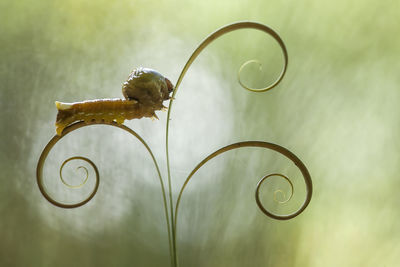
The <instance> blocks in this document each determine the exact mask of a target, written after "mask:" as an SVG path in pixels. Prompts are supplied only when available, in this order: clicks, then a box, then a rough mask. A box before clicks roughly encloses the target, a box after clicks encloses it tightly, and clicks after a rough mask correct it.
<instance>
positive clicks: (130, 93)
mask: <svg viewBox="0 0 400 267" xmlns="http://www.w3.org/2000/svg"><path fill="white" fill-rule="evenodd" d="M173 90H174V86H173V85H172V83H171V82H170V80H168V79H167V78H165V77H164V76H162V75H161V74H160V73H159V72H157V71H155V70H152V69H148V68H141V67H140V68H137V69H134V70H133V71H132V72H131V74H130V75H129V77H128V80H127V81H126V82H124V84H123V86H122V94H123V95H124V97H125V98H126V99H127V100H136V101H138V102H139V103H140V104H143V105H146V106H152V107H154V108H155V109H161V108H162V107H163V104H162V102H163V101H164V100H168V99H169V98H170V96H169V95H170V93H171V92H172V91H173Z"/></svg>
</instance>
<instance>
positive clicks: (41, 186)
mask: <svg viewBox="0 0 400 267" xmlns="http://www.w3.org/2000/svg"><path fill="white" fill-rule="evenodd" d="M95 124H101V125H109V126H114V127H117V128H120V129H122V130H124V131H126V132H128V133H129V134H131V135H133V136H134V137H136V138H137V139H138V140H139V141H140V142H141V143H142V144H143V145H144V147H145V148H146V150H147V152H149V154H150V156H151V159H152V160H153V163H154V166H155V168H156V170H157V174H158V178H159V181H160V186H161V193H162V196H163V204H164V212H165V218H166V223H167V225H166V226H167V231H168V239H169V240H170V243H171V242H172V238H171V230H170V229H171V224H170V222H169V213H168V208H167V199H166V194H165V188H164V183H163V180H162V177H161V172H160V168H159V166H158V163H157V161H156V159H155V157H154V154H153V152H152V151H151V149H150V147H149V146H148V145H147V143H146V142H145V141H144V139H143V138H142V137H141V136H140V135H139V134H137V133H136V132H135V131H133V130H132V129H130V128H129V127H126V126H125V125H122V124H118V123H116V122H113V121H112V122H105V121H102V122H95V121H92V122H83V121H80V122H76V123H74V124H71V125H69V126H68V127H66V128H65V129H64V130H63V132H62V133H61V135H55V136H54V137H53V138H52V139H51V140H50V141H49V142H48V143H47V145H46V146H45V148H44V149H43V151H42V154H41V155H40V158H39V161H38V164H37V168H36V179H37V183H38V186H39V189H40V192H41V193H42V195H43V196H44V197H45V198H46V199H47V200H48V201H49V202H50V203H52V204H53V205H55V206H57V207H61V208H76V207H80V206H82V205H84V204H86V203H87V202H89V201H90V200H91V199H92V198H93V197H94V195H95V194H96V192H97V189H98V187H99V182H100V178H99V177H100V176H99V171H98V169H97V167H96V165H95V164H94V163H93V162H92V161H91V160H90V159H88V158H85V157H81V156H76V157H71V158H69V159H67V160H65V161H64V162H63V164H62V165H61V167H60V178H61V180H62V182H63V183H64V184H65V185H66V186H68V187H72V188H77V187H81V186H83V185H84V184H85V183H86V181H87V179H88V170H87V168H86V167H84V166H79V167H78V169H80V168H83V169H84V170H85V172H86V178H85V179H84V180H83V182H82V183H81V184H80V185H77V186H74V185H70V184H68V183H67V182H66V181H65V180H64V179H63V176H62V169H63V167H64V165H65V164H66V163H67V162H69V161H71V160H84V161H86V162H88V163H89V164H90V165H91V166H92V167H93V169H94V171H95V173H96V184H95V187H94V189H93V191H92V192H91V194H90V195H89V197H87V198H86V199H84V200H83V201H81V202H79V203H74V204H65V203H61V202H59V201H56V200H55V199H53V198H52V197H51V196H50V195H49V194H48V193H47V192H46V189H45V187H44V183H43V165H44V163H45V161H46V158H47V156H48V154H49V152H50V151H51V149H52V148H53V147H54V145H55V144H56V143H57V142H58V141H60V139H62V138H63V137H64V136H66V135H67V134H69V133H71V132H73V131H75V130H77V129H79V128H82V127H85V126H89V125H95ZM171 248H172V244H170V249H171ZM170 253H171V258H172V257H173V256H172V254H173V253H172V250H171V251H170Z"/></svg>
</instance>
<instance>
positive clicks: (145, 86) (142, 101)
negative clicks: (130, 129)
mask: <svg viewBox="0 0 400 267" xmlns="http://www.w3.org/2000/svg"><path fill="white" fill-rule="evenodd" d="M173 90H174V86H173V85H172V83H171V82H170V80H168V79H167V78H165V77H164V76H163V75H161V74H160V73H159V72H157V71H155V70H153V69H149V68H142V67H140V68H137V69H134V70H133V71H132V72H131V74H130V75H129V77H128V80H127V81H126V82H124V84H123V86H122V94H123V96H124V97H125V99H119V98H113V99H95V100H86V101H82V102H74V103H63V102H59V101H56V102H55V104H56V107H57V110H58V113H57V118H56V123H55V126H56V132H57V135H61V134H62V131H63V130H64V128H65V127H67V126H68V125H70V124H72V123H74V122H76V121H85V122H92V121H96V122H102V121H104V122H112V121H115V122H117V123H118V124H122V123H123V122H124V121H125V120H131V119H140V118H143V117H149V118H156V119H158V117H157V115H156V114H155V111H156V110H164V109H166V107H165V106H164V105H163V102H164V101H165V100H168V99H170V93H171V92H172V91H173Z"/></svg>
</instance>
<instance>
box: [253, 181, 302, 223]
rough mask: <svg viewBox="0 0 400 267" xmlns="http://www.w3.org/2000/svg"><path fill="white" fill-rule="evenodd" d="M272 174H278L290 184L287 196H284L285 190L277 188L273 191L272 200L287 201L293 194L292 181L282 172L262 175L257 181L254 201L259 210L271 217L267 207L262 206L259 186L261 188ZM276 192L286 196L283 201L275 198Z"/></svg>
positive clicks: (280, 202)
mask: <svg viewBox="0 0 400 267" xmlns="http://www.w3.org/2000/svg"><path fill="white" fill-rule="evenodd" d="M273 176H279V177H281V178H283V179H284V180H285V181H286V182H288V183H289V186H290V195H289V197H288V198H286V194H285V192H283V191H282V190H280V189H278V190H276V191H275V192H274V201H275V202H278V203H279V204H284V203H286V202H288V201H289V200H291V199H292V196H293V194H294V187H293V183H292V181H290V179H289V178H288V177H287V176H285V175H283V174H280V173H272V174H269V175H266V176H264V177H263V178H262V179H261V180H260V181H259V182H258V183H257V187H256V194H255V196H256V202H257V205H258V207H259V208H260V210H261V211H262V212H263V213H264V214H265V215H267V216H269V217H272V216H271V213H270V212H269V211H268V210H267V209H265V208H264V206H263V204H262V203H261V200H260V188H261V185H262V183H264V182H265V181H266V180H267V179H268V178H270V177H273ZM278 194H281V195H283V197H284V198H286V199H285V200H283V201H281V200H278V198H277V195H278Z"/></svg>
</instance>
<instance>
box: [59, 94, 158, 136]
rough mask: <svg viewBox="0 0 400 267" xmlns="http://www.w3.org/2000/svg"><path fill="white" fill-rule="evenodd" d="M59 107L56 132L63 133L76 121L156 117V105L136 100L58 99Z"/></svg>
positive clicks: (121, 121) (122, 120)
mask: <svg viewBox="0 0 400 267" xmlns="http://www.w3.org/2000/svg"><path fill="white" fill-rule="evenodd" d="M56 107H57V109H58V113H57V118H56V123H55V125H56V132H57V134H58V135H61V133H62V131H63V130H64V128H65V127H67V126H68V125H70V124H71V123H73V122H76V121H85V122H91V121H96V122H101V121H105V122H111V121H116V122H117V123H119V124H121V123H123V122H124V121H125V120H131V119H140V118H143V117H150V118H152V117H155V118H157V116H156V115H155V113H154V111H155V109H154V107H151V106H147V105H143V104H140V103H139V102H138V101H136V100H123V99H118V98H115V99H96V100H87V101H82V102H75V103H63V102H58V101H56Z"/></svg>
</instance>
